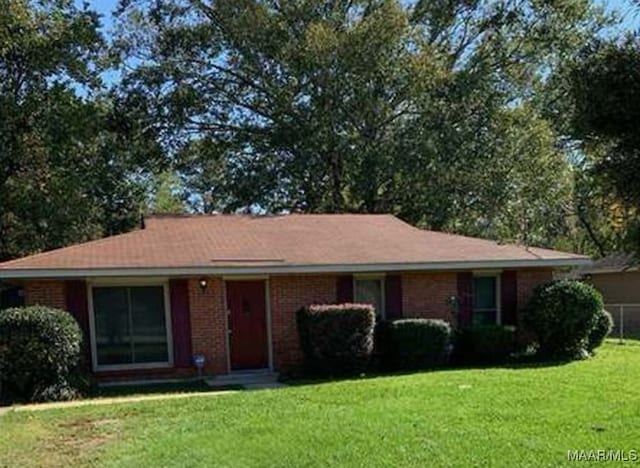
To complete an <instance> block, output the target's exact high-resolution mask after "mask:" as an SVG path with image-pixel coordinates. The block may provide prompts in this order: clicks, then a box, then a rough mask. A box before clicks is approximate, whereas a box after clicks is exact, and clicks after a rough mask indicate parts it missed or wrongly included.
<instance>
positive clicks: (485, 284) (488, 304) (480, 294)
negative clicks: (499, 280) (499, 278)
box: [473, 276, 497, 309]
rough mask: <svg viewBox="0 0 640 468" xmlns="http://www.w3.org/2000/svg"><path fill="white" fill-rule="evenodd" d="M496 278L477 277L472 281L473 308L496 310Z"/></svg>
mask: <svg viewBox="0 0 640 468" xmlns="http://www.w3.org/2000/svg"><path fill="white" fill-rule="evenodd" d="M496 304H497V303H496V278H495V277H494V276H479V277H477V278H474V279H473V308H474V309H496V308H497V305H496Z"/></svg>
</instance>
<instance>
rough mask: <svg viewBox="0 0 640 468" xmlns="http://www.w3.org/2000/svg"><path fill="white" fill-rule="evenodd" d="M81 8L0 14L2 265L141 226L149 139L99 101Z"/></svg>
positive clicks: (27, 5)
mask: <svg viewBox="0 0 640 468" xmlns="http://www.w3.org/2000/svg"><path fill="white" fill-rule="evenodd" d="M75 4H76V2H74V1H73V0H42V1H38V2H35V1H28V0H16V1H11V2H5V3H4V4H3V8H2V10H0V148H1V151H0V200H2V201H1V202H0V260H4V259H8V258H12V257H16V256H20V255H24V254H28V253H33V252H37V251H40V250H46V249H50V248H54V247H60V246H64V245H67V244H70V243H73V242H78V241H82V240H86V239H90V238H94V237H98V236H101V235H104V234H110V233H115V232H121V231H122V230H123V229H128V228H130V227H131V226H132V224H133V223H134V222H137V219H138V218H139V213H140V209H139V207H140V206H141V205H140V204H141V203H142V202H143V200H144V195H145V193H144V190H142V189H141V187H142V186H141V185H140V184H139V179H140V178H141V177H143V174H142V172H143V171H142V169H140V167H141V166H140V165H138V164H137V162H140V161H141V160H146V158H147V157H148V156H149V154H151V153H152V152H153V148H154V145H150V146H148V145H147V144H146V143H145V144H144V145H143V144H137V143H136V142H137V141H141V140H142V139H145V140H147V139H146V138H145V137H144V135H145V133H144V131H143V130H141V129H140V128H139V127H138V125H137V124H136V119H131V118H129V115H130V113H128V112H123V111H122V109H120V108H119V107H121V105H120V104H119V103H118V99H117V98H116V97H115V96H114V97H113V98H110V97H108V96H106V95H103V96H100V95H99V93H100V92H101V90H102V88H101V82H100V61H101V59H102V57H103V52H104V42H103V39H102V37H101V36H100V34H99V32H98V26H99V21H98V16H97V15H96V14H95V13H94V12H92V11H90V10H88V9H87V8H86V7H77V6H75ZM147 142H148V140H147ZM143 148H147V149H144V150H143ZM149 148H151V149H149ZM141 152H144V156H143V155H141V154H140V153H141ZM145 165H146V163H145ZM135 168H139V169H140V170H136V169H135Z"/></svg>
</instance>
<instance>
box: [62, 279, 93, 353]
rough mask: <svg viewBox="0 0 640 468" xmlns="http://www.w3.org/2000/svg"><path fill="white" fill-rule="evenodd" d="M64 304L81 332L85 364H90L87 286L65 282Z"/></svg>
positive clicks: (78, 282) (82, 282) (81, 282)
mask: <svg viewBox="0 0 640 468" xmlns="http://www.w3.org/2000/svg"><path fill="white" fill-rule="evenodd" d="M64 289H65V303H66V305H67V311H68V312H69V313H70V314H71V315H73V317H74V318H75V319H76V321H77V322H78V325H79V326H80V330H82V337H83V343H82V346H83V349H84V354H85V358H86V364H87V365H90V363H91V345H90V344H91V341H90V340H91V338H90V333H89V302H88V298H87V284H86V283H85V282H84V281H67V282H66V283H65V288H64Z"/></svg>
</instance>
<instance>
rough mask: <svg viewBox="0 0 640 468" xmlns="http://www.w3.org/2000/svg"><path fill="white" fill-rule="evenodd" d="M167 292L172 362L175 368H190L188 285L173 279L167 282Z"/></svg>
mask: <svg viewBox="0 0 640 468" xmlns="http://www.w3.org/2000/svg"><path fill="white" fill-rule="evenodd" d="M169 291H170V293H169V295H170V297H171V301H170V302H171V325H172V328H173V362H174V365H175V367H191V319H190V316H189V315H190V314H189V283H188V281H187V280H184V279H173V280H171V281H169Z"/></svg>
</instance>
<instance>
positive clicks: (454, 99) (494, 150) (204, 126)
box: [118, 0, 602, 245]
mask: <svg viewBox="0 0 640 468" xmlns="http://www.w3.org/2000/svg"><path fill="white" fill-rule="evenodd" d="M119 13H120V20H121V22H122V24H121V27H120V28H119V30H120V31H121V32H122V34H121V37H119V39H118V45H119V46H120V47H121V52H122V54H123V55H124V56H125V57H128V58H129V63H130V65H131V66H132V67H133V71H132V72H130V73H128V74H127V75H126V77H125V81H124V85H125V87H126V88H127V89H128V90H129V92H131V93H133V94H136V95H140V96H147V97H148V98H149V102H150V106H149V107H150V108H152V109H153V115H154V116H155V117H156V125H157V127H158V129H159V131H160V132H162V135H163V141H164V144H165V146H166V147H167V148H169V149H170V151H171V152H172V154H173V155H174V156H175V157H176V158H177V163H178V165H179V166H180V165H181V167H182V169H183V170H182V175H183V177H184V178H185V183H186V184H187V186H188V187H191V188H193V189H194V190H195V191H197V192H199V195H200V197H199V199H200V205H199V206H200V208H201V209H205V210H214V209H222V210H235V209H238V208H240V207H246V206H251V205H258V206H260V207H262V208H263V209H266V210H269V211H277V210H281V209H286V210H294V211H305V212H319V211H327V212H342V211H356V212H393V213H396V214H399V215H400V216H402V217H403V218H405V219H407V220H409V221H411V222H414V223H417V224H422V225H425V226H430V227H433V228H438V229H449V230H456V231H459V232H463V233H472V234H480V235H486V236H492V237H497V238H506V239H512V240H520V241H523V242H531V243H540V244H546V245H551V244H553V242H554V239H555V238H556V237H557V235H558V233H559V232H560V233H562V232H564V231H566V230H567V229H569V226H567V225H566V223H565V220H564V218H563V217H562V216H554V215H553V214H554V213H556V212H558V210H556V207H560V206H563V205H564V204H568V203H570V200H569V199H567V197H570V196H571V175H570V170H569V167H568V164H567V161H566V160H565V158H564V155H563V154H562V152H561V151H559V150H558V149H557V147H556V145H555V143H556V136H555V135H554V132H553V130H552V129H551V127H550V126H549V125H547V124H546V123H545V122H544V120H543V119H542V118H541V115H540V112H539V110H538V108H537V107H536V106H535V105H529V101H531V100H532V95H533V94H535V92H536V90H537V89H539V87H540V86H541V83H543V82H544V81H545V80H546V79H547V77H548V76H549V74H550V70H553V69H554V67H557V66H558V64H560V63H563V61H564V60H566V59H567V57H569V56H572V55H574V54H575V53H576V51H577V50H578V49H579V45H580V44H582V43H584V42H585V41H586V39H587V38H588V37H590V36H592V35H593V34H594V33H595V32H596V31H597V30H598V29H599V28H600V27H601V25H602V17H601V16H600V15H599V13H598V11H596V10H595V9H594V8H593V7H592V6H591V3H590V2H589V1H587V0H567V1H562V2H537V1H528V0H514V1H510V2H490V1H473V2H469V1H466V0H457V1H453V2H452V1H449V0H446V1H444V0H442V1H417V2H416V1H414V2H399V1H394V0H368V1H365V0H356V1H323V2H318V1H312V0H297V1H294V0H289V1H287V0H281V1H276V0H269V1H268V0H220V1H215V2H214V1H201V0H163V1H145V0H139V1H135V0H122V1H121V4H120V10H119ZM543 219H544V220H546V221H542V220H543Z"/></svg>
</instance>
